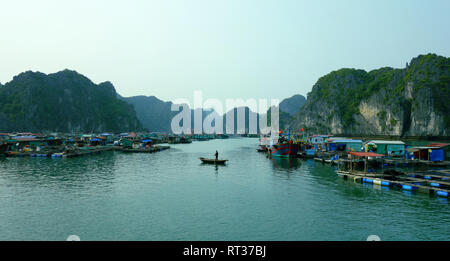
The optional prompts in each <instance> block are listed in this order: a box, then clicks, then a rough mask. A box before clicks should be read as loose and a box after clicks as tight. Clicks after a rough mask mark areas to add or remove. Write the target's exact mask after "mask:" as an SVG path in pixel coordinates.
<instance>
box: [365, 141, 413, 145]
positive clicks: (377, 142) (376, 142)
mask: <svg viewBox="0 0 450 261" xmlns="http://www.w3.org/2000/svg"><path fill="white" fill-rule="evenodd" d="M367 143H375V144H394V145H405V143H404V142H403V141H401V140H371V141H368V142H367Z"/></svg>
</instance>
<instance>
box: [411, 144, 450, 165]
mask: <svg viewBox="0 0 450 261" xmlns="http://www.w3.org/2000/svg"><path fill="white" fill-rule="evenodd" d="M407 151H408V152H409V158H410V159H418V160H425V161H431V162H440V161H448V160H449V158H450V144H449V143H432V144H428V145H427V146H416V147H411V148H408V149H407Z"/></svg>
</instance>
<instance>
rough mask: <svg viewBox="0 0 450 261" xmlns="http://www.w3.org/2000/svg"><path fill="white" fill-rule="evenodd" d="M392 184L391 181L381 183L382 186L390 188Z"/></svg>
mask: <svg viewBox="0 0 450 261" xmlns="http://www.w3.org/2000/svg"><path fill="white" fill-rule="evenodd" d="M390 185H391V184H390V183H389V181H381V186H388V187H389V186H390Z"/></svg>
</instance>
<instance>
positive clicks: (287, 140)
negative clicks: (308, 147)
mask: <svg viewBox="0 0 450 261" xmlns="http://www.w3.org/2000/svg"><path fill="white" fill-rule="evenodd" d="M281 134H282V132H280V137H279V138H278V143H277V144H274V145H273V146H271V147H270V148H269V152H270V155H271V156H273V157H285V158H294V157H297V153H298V151H299V148H300V146H299V144H297V143H294V141H293V140H292V139H291V131H290V130H289V133H288V135H287V137H286V136H282V135H281ZM271 143H272V142H271Z"/></svg>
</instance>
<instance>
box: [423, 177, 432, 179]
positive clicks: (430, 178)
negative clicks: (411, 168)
mask: <svg viewBox="0 0 450 261" xmlns="http://www.w3.org/2000/svg"><path fill="white" fill-rule="evenodd" d="M423 178H424V179H431V177H430V176H425V177H423Z"/></svg>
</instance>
